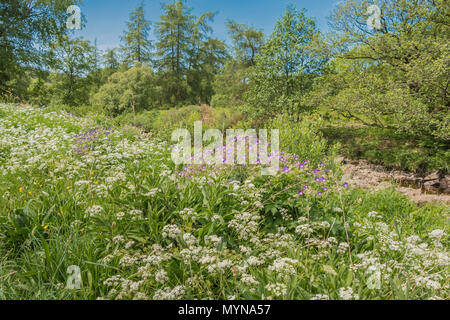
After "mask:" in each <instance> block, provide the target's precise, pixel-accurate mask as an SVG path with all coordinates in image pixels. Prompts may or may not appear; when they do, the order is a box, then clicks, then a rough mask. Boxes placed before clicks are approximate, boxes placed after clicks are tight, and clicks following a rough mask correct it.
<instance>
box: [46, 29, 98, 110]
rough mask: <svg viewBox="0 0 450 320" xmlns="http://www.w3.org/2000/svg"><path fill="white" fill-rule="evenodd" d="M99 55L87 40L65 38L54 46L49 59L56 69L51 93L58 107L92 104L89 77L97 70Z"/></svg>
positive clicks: (60, 39) (52, 76)
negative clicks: (96, 57)
mask: <svg viewBox="0 0 450 320" xmlns="http://www.w3.org/2000/svg"><path fill="white" fill-rule="evenodd" d="M95 54H96V48H95V47H93V46H92V45H91V44H90V42H89V41H86V40H83V39H70V38H69V37H66V36H64V37H59V38H58V40H57V41H56V42H55V43H52V44H51V50H50V53H49V56H48V58H47V60H48V63H49V65H50V66H51V67H52V69H53V70H54V73H53V74H52V75H51V78H52V80H53V81H52V83H53V85H52V87H51V89H50V90H51V91H52V96H53V101H54V103H55V104H65V105H71V106H73V105H80V104H83V103H88V101H89V89H87V87H88V86H89V85H90V84H91V83H89V79H88V78H86V76H87V75H88V74H89V73H90V72H92V71H94V70H95V62H96V60H95Z"/></svg>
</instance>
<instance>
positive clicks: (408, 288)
mask: <svg viewBox="0 0 450 320" xmlns="http://www.w3.org/2000/svg"><path fill="white" fill-rule="evenodd" d="M0 110H1V111H5V113H6V116H5V117H0V133H1V134H0V137H1V138H0V141H1V144H0V145H2V146H3V145H11V146H16V145H21V146H23V147H22V148H17V150H16V151H15V152H14V154H13V155H11V156H8V157H7V159H6V161H7V162H6V165H5V166H4V169H3V170H2V171H0V174H1V175H2V179H0V194H1V195H2V196H1V197H0V278H1V280H2V281H1V293H0V294H1V298H2V299H97V298H102V299H158V298H159V299H170V298H172V299H228V298H231V297H232V296H233V297H234V298H236V299H238V300H240V299H262V298H268V297H271V298H273V299H318V298H328V299H331V300H338V299H348V298H351V299H357V298H359V299H363V300H366V299H367V300H377V299H412V300H423V299H444V300H446V299H448V298H449V293H448V288H447V286H448V283H447V279H448V272H449V270H448V265H447V264H448V263H447V261H448V250H447V248H448V244H449V238H448V235H447V234H448V231H449V229H448V215H449V210H448V206H445V205H431V204H430V205H425V206H418V205H416V204H414V203H411V202H410V201H408V199H407V197H405V196H403V195H401V194H399V193H398V192H396V191H395V190H393V189H387V190H379V191H375V192H374V191H364V190H358V189H353V188H351V187H348V188H346V187H343V186H342V185H343V183H344V181H340V176H339V174H338V172H336V171H335V170H334V169H333V168H332V167H329V166H327V165H325V166H320V167H318V168H317V167H314V166H308V165H306V166H305V167H304V168H300V167H299V166H298V162H297V161H296V160H295V157H294V156H293V155H289V154H284V158H286V162H285V164H286V166H289V168H290V169H291V170H290V171H289V170H286V172H283V173H281V172H280V174H278V175H276V176H270V177H264V176H261V175H260V174H259V173H260V170H259V168H258V167H256V168H253V167H250V166H248V167H242V166H224V167H221V168H217V167H215V166H214V167H207V168H206V170H205V171H202V170H200V169H201V168H198V169H199V170H198V171H195V170H194V171H192V172H190V175H189V176H183V175H179V176H176V178H174V175H173V173H174V172H177V171H176V170H177V168H176V167H175V166H174V164H173V163H171V162H170V161H166V159H168V158H170V147H169V144H168V143H164V141H161V140H159V139H157V138H155V137H149V136H148V135H142V134H140V133H137V132H135V133H131V132H129V131H126V130H124V129H122V128H116V130H114V132H110V134H109V135H108V136H98V137H97V139H96V140H95V149H90V150H89V149H88V150H86V151H85V152H84V153H82V154H78V153H76V152H70V151H71V150H72V147H73V137H74V135H73V134H83V133H85V134H89V132H91V129H92V128H93V127H95V126H96V123H95V121H93V120H92V119H89V118H74V117H73V116H70V115H67V114H66V113H63V112H53V111H52V110H45V109H34V108H31V107H19V106H14V105H0ZM183 112H184V114H183V115H184V116H186V115H187V113H186V112H185V111H183ZM280 122H281V120H280ZM282 123H284V122H282ZM292 127H294V126H293V125H292ZM301 127H302V128H303V130H304V131H306V130H307V128H311V125H309V124H307V122H305V124H304V125H301ZM310 130H311V132H313V129H310ZM24 131H26V132H28V133H29V135H24ZM308 132H309V131H307V132H306V133H305V137H308V136H309V137H310V138H307V139H312V138H313V135H312V134H309V133H308ZM30 135H32V137H33V139H29V137H30ZM297 141H300V140H297ZM30 159H34V161H30ZM86 159H101V161H95V162H90V161H85V160H86ZM178 169H180V170H181V168H178ZM255 169H256V170H255ZM314 169H315V170H314ZM317 170H320V171H317ZM177 173H178V172H177ZM212 173H214V174H212ZM335 184H336V185H335ZM300 188H302V190H304V192H303V194H300V193H299V189H300ZM319 191H320V192H321V194H320V195H319V194H318V192H319ZM31 199H33V200H32V201H30V200H31ZM24 206H25V207H24ZM47 226H48V227H47ZM71 265H76V266H79V267H80V269H81V275H82V286H81V288H80V289H79V290H75V289H74V290H70V289H66V288H65V285H66V282H67V280H68V274H67V267H68V266H71ZM223 265H225V267H222V266H223ZM372 269H375V270H372ZM377 270H379V271H380V272H381V275H380V278H379V283H378V284H379V286H377V287H375V288H370V287H369V286H368V277H369V276H371V275H372V274H373V272H374V271H377ZM371 272H372V273H371ZM424 279H425V281H424ZM274 287H276V288H279V289H278V290H274ZM174 288H177V289H176V290H173V289H174ZM349 292H350V293H349Z"/></svg>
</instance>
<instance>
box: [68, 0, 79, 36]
mask: <svg viewBox="0 0 450 320" xmlns="http://www.w3.org/2000/svg"><path fill="white" fill-rule="evenodd" d="M66 12H67V14H68V15H69V17H68V18H67V22H66V26H67V29H69V30H80V29H81V9H80V7H79V6H76V5H72V6H70V7H68V8H67V10H66Z"/></svg>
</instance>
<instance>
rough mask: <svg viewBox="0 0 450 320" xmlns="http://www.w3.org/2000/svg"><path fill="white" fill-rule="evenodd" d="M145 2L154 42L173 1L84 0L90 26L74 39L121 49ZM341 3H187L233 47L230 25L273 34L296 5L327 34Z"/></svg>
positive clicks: (275, 0) (249, 0)
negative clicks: (329, 21)
mask: <svg viewBox="0 0 450 320" xmlns="http://www.w3.org/2000/svg"><path fill="white" fill-rule="evenodd" d="M141 2H143V3H144V6H145V17H146V19H147V20H150V22H151V23H152V32H151V39H154V35H153V28H154V23H155V22H157V21H159V16H160V15H161V14H162V5H163V4H165V3H169V2H172V0H144V1H142V0H84V1H83V4H82V5H81V6H80V8H81V11H82V13H83V15H84V16H85V17H86V19H87V22H86V26H85V27H84V29H83V30H79V31H75V32H74V36H82V37H83V38H84V39H87V40H91V41H92V42H94V41H95V40H96V41H97V46H98V48H99V49H100V50H106V49H110V48H116V47H119V46H120V37H121V36H122V35H123V32H124V30H125V29H126V23H127V21H128V20H129V15H130V13H131V12H132V11H133V10H134V9H135V8H136V7H137V6H138V5H139V3H141ZM338 2H339V1H338V0H186V4H187V6H188V7H190V8H192V9H193V10H192V13H193V14H195V15H197V16H199V15H200V14H202V13H204V12H207V11H212V12H216V13H217V15H216V17H215V19H214V23H213V24H212V26H213V29H214V37H216V38H218V39H221V40H224V41H226V42H227V43H230V38H229V36H228V33H227V28H226V25H225V24H226V21H227V20H228V19H231V20H234V21H236V22H238V23H245V24H248V25H250V26H253V27H255V28H257V29H262V30H263V31H264V32H265V33H266V34H270V33H271V32H272V30H273V27H274V26H275V22H276V21H277V20H278V19H279V18H280V17H281V16H282V15H283V13H284V11H285V9H286V7H287V5H289V4H294V5H295V6H296V7H297V8H298V9H300V8H305V9H306V10H307V15H308V16H311V17H314V18H315V19H316V21H317V25H318V27H319V28H320V29H321V30H323V31H327V30H328V26H327V17H328V16H329V15H330V13H331V11H332V9H333V8H334V6H335V5H336V3H338Z"/></svg>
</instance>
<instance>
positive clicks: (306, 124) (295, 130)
mask: <svg viewBox="0 0 450 320" xmlns="http://www.w3.org/2000/svg"><path fill="white" fill-rule="evenodd" d="M323 123H324V122H323V121H322V119H317V118H315V119H313V118H311V117H303V118H302V119H301V120H300V121H296V120H294V119H293V118H292V117H290V116H288V115H286V114H281V115H279V116H278V117H276V118H274V119H273V120H271V121H270V122H269V127H270V128H271V129H279V130H280V149H281V150H283V151H286V152H289V153H292V154H295V155H297V156H298V157H299V159H300V160H301V161H309V162H310V163H311V164H312V165H313V166H317V165H319V164H320V162H321V161H324V159H325V158H326V157H327V156H328V155H330V159H332V158H333V156H334V155H335V151H336V150H335V147H334V146H329V145H328V143H327V140H325V139H324V137H323V134H322V133H321V131H320V128H321V127H322V126H323Z"/></svg>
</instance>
